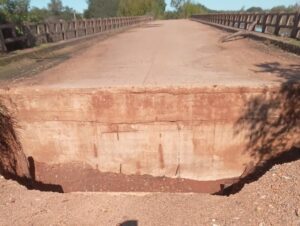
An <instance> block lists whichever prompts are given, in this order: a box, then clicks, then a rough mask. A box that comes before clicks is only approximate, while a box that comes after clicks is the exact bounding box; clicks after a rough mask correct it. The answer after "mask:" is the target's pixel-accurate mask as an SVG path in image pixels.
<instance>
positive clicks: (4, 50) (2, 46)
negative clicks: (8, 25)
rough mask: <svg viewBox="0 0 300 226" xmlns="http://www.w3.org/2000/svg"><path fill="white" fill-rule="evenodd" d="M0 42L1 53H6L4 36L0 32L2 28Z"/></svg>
mask: <svg viewBox="0 0 300 226" xmlns="http://www.w3.org/2000/svg"><path fill="white" fill-rule="evenodd" d="M0 42H1V50H2V51H3V52H6V51H7V48H6V45H5V39H4V35H3V32H2V28H1V27H0Z"/></svg>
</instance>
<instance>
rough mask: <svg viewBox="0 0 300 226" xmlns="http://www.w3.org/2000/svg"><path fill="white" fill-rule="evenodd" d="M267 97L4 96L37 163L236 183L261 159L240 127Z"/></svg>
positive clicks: (198, 92)
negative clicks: (254, 103)
mask: <svg viewBox="0 0 300 226" xmlns="http://www.w3.org/2000/svg"><path fill="white" fill-rule="evenodd" d="M270 91H271V90H270ZM264 94H265V90H263V89H259V88H251V89H246V88H244V89H243V88H153V89H150V88H136V89H134V88H128V89H116V88H113V89H45V88H41V89H38V88H36V89H32V88H27V89H26V88H17V89H10V90H7V91H5V90H1V96H4V97H5V100H4V103H5V104H6V105H7V106H9V107H10V108H11V110H12V111H13V112H14V115H15V117H16V118H17V120H18V122H19V124H20V126H21V130H20V131H19V134H20V139H21V143H22V145H23V148H24V151H25V153H26V154H27V155H28V156H33V157H34V159H35V160H36V161H39V162H45V163H48V164H58V163H59V164H63V163H69V162H84V163H88V164H89V165H91V166H93V167H94V168H97V169H99V170H101V171H103V172H115V173H119V172H121V173H125V174H142V175H143V174H149V175H153V176H167V177H181V178H188V179H196V180H217V179H222V178H231V177H237V176H240V175H241V174H242V173H243V172H244V171H245V170H246V167H247V165H249V164H250V163H251V162H254V163H255V162H257V161H258V160H260V157H261V156H259V155H253V153H251V150H248V149H247V139H248V137H247V136H245V133H246V132H248V131H244V129H243V127H242V124H243V121H242V122H239V125H237V122H238V121H239V120H241V117H242V115H243V112H244V111H245V110H246V108H247V103H248V102H249V101H250V99H251V98H253V97H255V96H261V95H264ZM242 120H243V119H242ZM290 145H292V143H291V144H290ZM253 148H254V147H253ZM287 148H288V147H287ZM258 154H259V153H258ZM252 164H253V163H252Z"/></svg>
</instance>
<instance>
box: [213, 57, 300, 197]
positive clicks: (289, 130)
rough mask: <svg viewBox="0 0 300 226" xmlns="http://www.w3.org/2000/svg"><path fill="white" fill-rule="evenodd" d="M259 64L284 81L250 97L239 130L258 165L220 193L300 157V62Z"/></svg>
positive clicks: (227, 192) (232, 192)
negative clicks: (299, 63) (291, 63)
mask: <svg viewBox="0 0 300 226" xmlns="http://www.w3.org/2000/svg"><path fill="white" fill-rule="evenodd" d="M256 66H257V67H258V69H259V70H258V71H256V72H257V73H260V72H270V73H272V74H275V75H277V76H278V78H281V79H283V82H282V84H281V85H280V87H279V88H278V89H277V90H276V89H274V90H272V89H268V88H266V89H265V90H264V92H263V94H260V95H257V96H254V97H251V98H250V99H249V100H248V101H247V104H246V107H245V110H244V112H243V114H242V115H241V117H240V118H239V119H238V120H237V122H236V123H235V134H236V135H240V134H243V135H244V136H245V139H246V141H247V147H246V152H247V154H250V156H252V157H253V158H254V159H256V160H257V162H258V165H256V164H253V163H252V165H251V164H250V165H249V166H247V170H246V172H245V173H244V174H243V175H242V176H241V178H240V181H239V182H237V183H235V184H234V185H233V186H230V187H228V188H226V189H224V190H223V191H221V192H220V193H218V194H222V195H230V194H235V193H237V192H239V191H240V190H241V189H242V188H243V186H244V185H245V184H248V183H251V182H253V181H256V180H258V179H259V178H260V177H261V176H263V175H264V174H265V173H266V172H267V171H268V170H269V169H271V168H272V167H273V166H274V165H277V164H282V163H287V162H292V161H297V160H299V159H300V149H299V148H300V65H289V66H288V67H283V66H281V65H280V64H279V63H277V62H272V63H264V64H259V65H256ZM245 131H246V132H245Z"/></svg>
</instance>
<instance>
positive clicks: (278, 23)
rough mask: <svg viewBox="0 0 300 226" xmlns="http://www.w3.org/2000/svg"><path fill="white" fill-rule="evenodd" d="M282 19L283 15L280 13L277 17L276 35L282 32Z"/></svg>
mask: <svg viewBox="0 0 300 226" xmlns="http://www.w3.org/2000/svg"><path fill="white" fill-rule="evenodd" d="M281 19H282V15H281V14H278V15H277V18H276V24H275V31H274V35H277V36H278V35H279V32H280V25H281Z"/></svg>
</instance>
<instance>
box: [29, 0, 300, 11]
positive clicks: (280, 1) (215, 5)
mask: <svg viewBox="0 0 300 226" xmlns="http://www.w3.org/2000/svg"><path fill="white" fill-rule="evenodd" d="M49 1H50V0H31V6H37V7H40V8H41V7H46V6H47V4H48V2H49ZM108 1H109V0H108ZM170 1H171V0H166V2H167V4H168V9H171V8H170V6H169V3H170ZM299 1H300V0H194V2H199V3H201V4H203V5H205V6H206V7H208V8H210V9H215V10H238V9H241V8H242V7H243V6H244V7H245V8H249V7H251V6H260V7H262V8H266V9H267V8H272V7H273V6H276V5H292V4H295V3H297V2H299ZM62 2H63V4H64V5H66V6H70V7H72V8H74V9H76V10H77V11H79V12H83V10H84V9H86V8H87V4H86V0H62Z"/></svg>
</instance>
